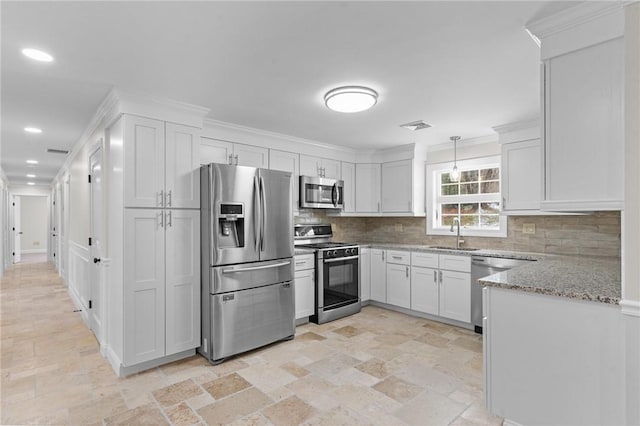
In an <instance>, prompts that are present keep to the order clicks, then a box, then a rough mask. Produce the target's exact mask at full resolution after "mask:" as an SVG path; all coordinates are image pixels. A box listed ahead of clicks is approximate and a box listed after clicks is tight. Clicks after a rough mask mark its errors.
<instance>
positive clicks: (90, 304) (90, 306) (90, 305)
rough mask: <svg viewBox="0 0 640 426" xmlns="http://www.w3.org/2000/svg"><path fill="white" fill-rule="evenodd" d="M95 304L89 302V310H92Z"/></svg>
mask: <svg viewBox="0 0 640 426" xmlns="http://www.w3.org/2000/svg"><path fill="white" fill-rule="evenodd" d="M92 306H93V303H91V300H89V309H92Z"/></svg>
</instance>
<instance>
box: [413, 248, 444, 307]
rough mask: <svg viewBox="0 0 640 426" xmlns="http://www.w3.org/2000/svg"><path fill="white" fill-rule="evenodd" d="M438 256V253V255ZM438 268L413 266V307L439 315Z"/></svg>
mask: <svg viewBox="0 0 640 426" xmlns="http://www.w3.org/2000/svg"><path fill="white" fill-rule="evenodd" d="M436 257H437V255H436ZM439 290H440V281H439V280H438V270H437V269H433V268H421V267H419V266H412V267H411V309H412V310H414V311H418V312H424V313H427V314H431V315H439V310H438V308H439V306H440V299H439V297H440V296H439Z"/></svg>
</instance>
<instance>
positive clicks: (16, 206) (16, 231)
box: [13, 195, 22, 263]
mask: <svg viewBox="0 0 640 426" xmlns="http://www.w3.org/2000/svg"><path fill="white" fill-rule="evenodd" d="M13 235H14V239H13V262H14V263H18V262H20V250H21V240H22V226H21V224H20V197H19V196H17V195H14V196H13Z"/></svg>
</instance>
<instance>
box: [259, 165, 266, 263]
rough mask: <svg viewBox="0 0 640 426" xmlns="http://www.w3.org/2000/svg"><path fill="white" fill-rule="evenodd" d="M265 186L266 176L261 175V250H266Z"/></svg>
mask: <svg viewBox="0 0 640 426" xmlns="http://www.w3.org/2000/svg"><path fill="white" fill-rule="evenodd" d="M264 186H265V185H264V178H263V177H262V176H260V201H261V202H262V215H261V216H262V217H261V219H262V220H261V224H260V225H261V226H260V251H263V250H264V228H265V226H266V224H267V194H265V190H264Z"/></svg>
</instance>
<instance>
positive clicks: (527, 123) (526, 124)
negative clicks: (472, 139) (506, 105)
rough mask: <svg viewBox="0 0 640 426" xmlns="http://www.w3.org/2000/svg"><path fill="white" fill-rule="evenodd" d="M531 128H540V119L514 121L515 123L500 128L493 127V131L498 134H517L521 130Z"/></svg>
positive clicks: (502, 125)
mask: <svg viewBox="0 0 640 426" xmlns="http://www.w3.org/2000/svg"><path fill="white" fill-rule="evenodd" d="M531 128H540V117H535V118H530V119H527V120H521V121H514V122H513V123H507V124H501V125H499V126H495V127H492V129H493V131H494V132H496V133H498V134H500V133H509V132H516V131H519V130H527V129H531Z"/></svg>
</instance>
